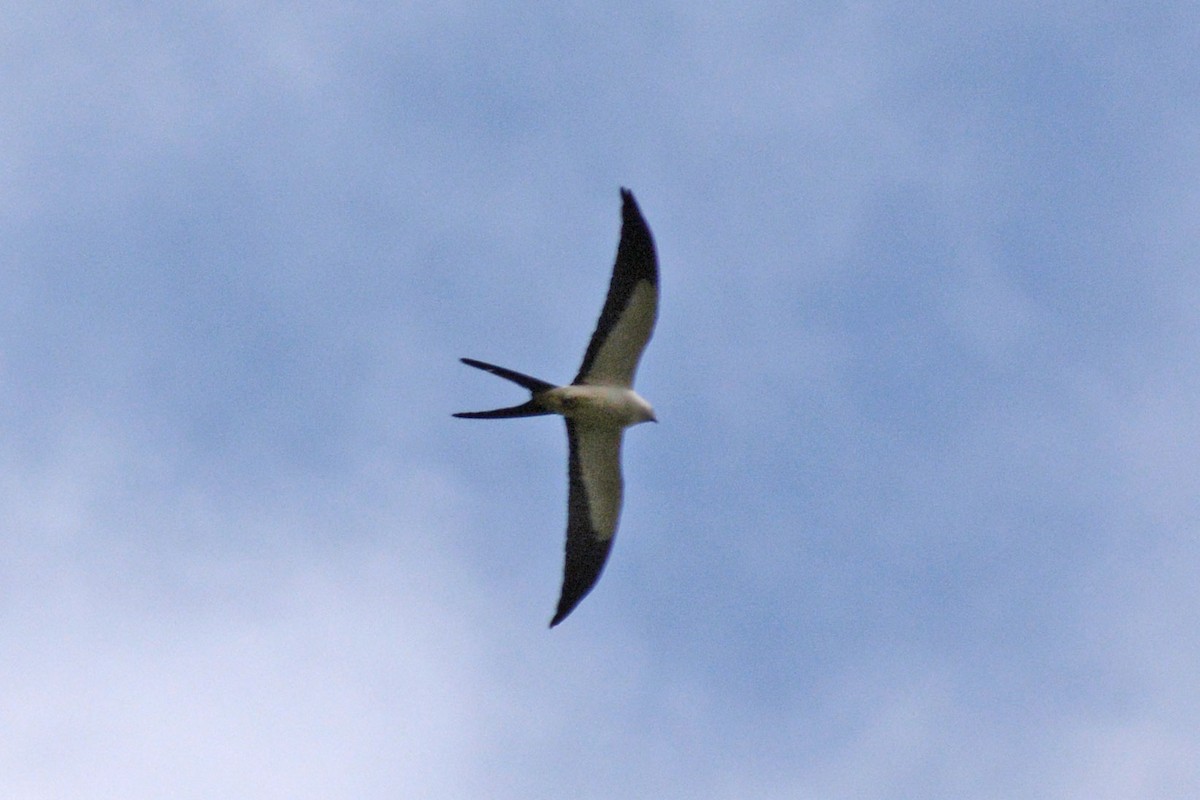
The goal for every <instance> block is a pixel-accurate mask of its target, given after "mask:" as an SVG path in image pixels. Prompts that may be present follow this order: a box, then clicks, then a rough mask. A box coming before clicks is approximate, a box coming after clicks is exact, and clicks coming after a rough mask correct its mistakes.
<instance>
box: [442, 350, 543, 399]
mask: <svg viewBox="0 0 1200 800" xmlns="http://www.w3.org/2000/svg"><path fill="white" fill-rule="evenodd" d="M459 361H461V362H462V363H464V364H466V365H467V366H468V367H474V368H475V369H481V370H483V371H484V372H490V373H492V374H493V375H498V376H499V377H501V378H504V380H506V381H512V382H513V383H515V384H517V385H518V386H524V387H525V388H526V389H528V390H529V391H531V392H533V393H534V394H538V393H539V392H544V391H546V390H547V389H553V388H554V384H553V383H546V381H543V380H538V379H537V378H531V377H530V376H528V375H524V374H522V373H520V372H515V371H514V370H511V369H505V368H504V367H497V366H496V365H495V364H488V363H487V362H485V361H476V360H475V359H473V358H460V359H459Z"/></svg>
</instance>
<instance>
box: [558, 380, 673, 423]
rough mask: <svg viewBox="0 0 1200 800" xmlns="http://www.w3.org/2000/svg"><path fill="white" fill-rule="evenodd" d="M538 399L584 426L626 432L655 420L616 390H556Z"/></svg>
mask: <svg viewBox="0 0 1200 800" xmlns="http://www.w3.org/2000/svg"><path fill="white" fill-rule="evenodd" d="M539 399H540V400H541V401H542V402H543V403H544V404H545V405H546V407H547V408H549V409H550V410H551V411H553V412H555V413H556V414H562V415H563V416H564V417H568V418H570V419H573V420H575V421H577V422H580V423H583V424H589V425H603V426H606V427H614V428H626V427H628V426H630V425H636V424H638V423H639V422H648V421H650V420H652V419H654V409H653V408H651V407H650V404H649V403H647V402H646V401H645V400H644V399H642V397H641V396H639V395H638V393H637V392H635V391H633V390H632V389H625V388H621V387H618V386H586V385H583V386H577V385H571V386H559V387H556V388H554V389H551V390H549V391H547V392H546V393H545V394H544V395H541V396H540V398H539Z"/></svg>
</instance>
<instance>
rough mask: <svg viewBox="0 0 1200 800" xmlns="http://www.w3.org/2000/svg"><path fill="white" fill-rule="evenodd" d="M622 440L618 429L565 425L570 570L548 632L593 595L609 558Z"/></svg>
mask: <svg viewBox="0 0 1200 800" xmlns="http://www.w3.org/2000/svg"><path fill="white" fill-rule="evenodd" d="M621 435H622V431H621V429H619V428H605V427H595V426H589V425H580V424H579V423H577V422H574V421H573V420H570V419H568V420H567V440H568V444H569V455H568V473H569V475H570V490H569V493H568V498H567V547H566V550H567V552H566V565H565V567H564V570H563V586H562V595H561V596H560V597H559V600H558V610H557V611H556V612H555V614H554V619H553V620H551V622H550V627H554V626H555V625H557V624H558V623H560V622H562V621H563V620H564V619H566V617H567V615H568V614H570V613H571V611H572V610H573V609H574V608H575V606H577V605H579V601H580V600H582V599H583V598H584V597H585V596H586V595H587V593H588V592H590V591H591V590H592V587H593V586H595V585H596V581H597V580H599V579H600V572H601V571H602V570H603V569H604V562H605V561H606V560H607V559H608V551H609V550H610V549H611V548H612V542H613V536H614V535H615V534H616V532H617V520H618V519H619V517H620V515H621V493H622V486H623V482H622V479H621Z"/></svg>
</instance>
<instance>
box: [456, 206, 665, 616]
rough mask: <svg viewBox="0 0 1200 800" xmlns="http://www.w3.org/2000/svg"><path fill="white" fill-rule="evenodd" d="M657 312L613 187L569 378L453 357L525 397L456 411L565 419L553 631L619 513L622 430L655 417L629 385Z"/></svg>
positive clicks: (642, 257)
mask: <svg viewBox="0 0 1200 800" xmlns="http://www.w3.org/2000/svg"><path fill="white" fill-rule="evenodd" d="M657 317H658V259H657V257H656V256H655V253H654V239H653V237H652V236H651V235H650V228H649V227H648V226H647V225H646V220H645V219H643V218H642V212H641V210H639V209H638V205H637V201H636V200H634V198H633V193H632V192H630V191H629V190H628V189H622V190H621V241H620V244H619V245H618V246H617V263H616V265H615V266H614V267H613V273H612V282H611V283H609V286H608V297H607V298H605V300H604V308H603V309H602V310H601V312H600V320H599V322H597V323H596V331H595V333H593V334H592V340H591V342H589V343H588V348H587V352H586V353H584V356H583V363H582V364H581V365H580V367H579V374H578V375H576V376H575V380H573V381H571V383H570V384H568V385H566V386H556V385H555V384H553V383H548V382H546V381H543V380H538V379H537V378H531V377H529V376H528V375H522V374H521V373H520V372H514V371H513V370H511V369H505V368H504V367H497V366H496V365H494V364H486V363H484V362H482V361H476V360H475V359H472V358H464V359H462V362H463V363H464V364H466V365H468V366H471V367H475V368H476V369H481V370H484V371H485V372H490V373H492V374H493V375H498V376H499V377H501V378H504V379H505V380H508V381H512V382H513V383H515V384H517V385H519V386H522V387H524V388H525V389H528V390H529V392H530V394H531V395H532V396H531V397H530V399H529V400H528V401H527V402H525V403H522V404H520V405H516V406H511V407H509V408H497V409H495V410H493V411H468V412H463V413H460V414H455V415H454V416H456V417H462V418H465V419H502V418H509V417H536V416H541V415H544V414H560V415H562V416H563V417H564V418H565V419H566V423H567V447H568V456H567V472H568V480H569V487H570V488H569V491H568V496H567V545H566V565H565V567H564V569H563V585H562V594H561V595H560V597H559V600H558V609H557V610H556V611H555V613H554V619H552V620H551V621H550V627H551V628H553V627H554V626H555V625H557V624H558V623H560V622H562V621H563V620H564V619H566V618H567V615H568V614H570V613H571V611H572V610H574V608H575V606H577V605H579V601H581V600H582V599H583V598H584V597H585V596H586V595H587V593H588V592H590V591H591V590H592V587H593V586H595V585H596V581H597V580H599V579H600V572H601V570H603V569H604V562H605V561H606V560H607V559H608V553H609V550H611V549H612V543H613V536H614V535H615V534H616V532H617V519H618V517H620V515H621V492H622V488H623V485H624V481H623V479H622V478H621V439H622V437H623V436H624V433H625V428H627V427H629V426H630V425H637V424H638V423H639V422H657V421H658V420H657V419H655V417H654V409H653V408H651V406H650V404H649V403H647V402H646V401H645V400H643V399H642V398H641V397H640V396H639V395H638V394H637V392H635V391H633V377H634V374H635V373H636V372H637V367H638V360H639V359H640V358H641V357H642V351H643V350H645V349H646V343H647V342H648V341H650V334H651V333H652V332H653V331H654V321H655V319H656V318H657Z"/></svg>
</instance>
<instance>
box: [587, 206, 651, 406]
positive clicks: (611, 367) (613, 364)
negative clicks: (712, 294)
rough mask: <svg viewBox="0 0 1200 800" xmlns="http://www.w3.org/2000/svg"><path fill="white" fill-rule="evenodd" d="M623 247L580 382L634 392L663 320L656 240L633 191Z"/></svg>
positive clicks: (625, 213)
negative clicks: (636, 377) (650, 343)
mask: <svg viewBox="0 0 1200 800" xmlns="http://www.w3.org/2000/svg"><path fill="white" fill-rule="evenodd" d="M621 200H622V205H621V243H620V244H619V245H618V246H617V263H616V265H615V266H614V267H613V274H612V282H611V283H609V285H608V297H607V298H606V299H605V301H604V308H603V310H602V311H601V312H600V321H599V322H597V323H596V332H595V333H593V334H592V340H591V342H590V343H589V344H588V349H587V353H585V354H584V356H583V363H582V364H581V365H580V367H579V374H578V375H576V376H575V381H574V382H575V383H577V384H580V383H586V384H592V385H607V386H623V387H625V388H627V389H628V388H632V387H633V376H634V373H636V372H637V365H638V359H640V358H641V357H642V350H644V349H645V347H646V342H648V341H650V334H651V333H652V332H653V331H654V320H655V319H656V318H657V316H658V258H657V257H656V256H655V254H654V239H653V237H652V236H651V235H650V228H649V226H647V225H646V220H645V219H643V218H642V212H641V211H640V210H639V209H638V205H637V201H636V200H634V199H633V193H632V192H630V191H629V190H628V189H622V190H621Z"/></svg>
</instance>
